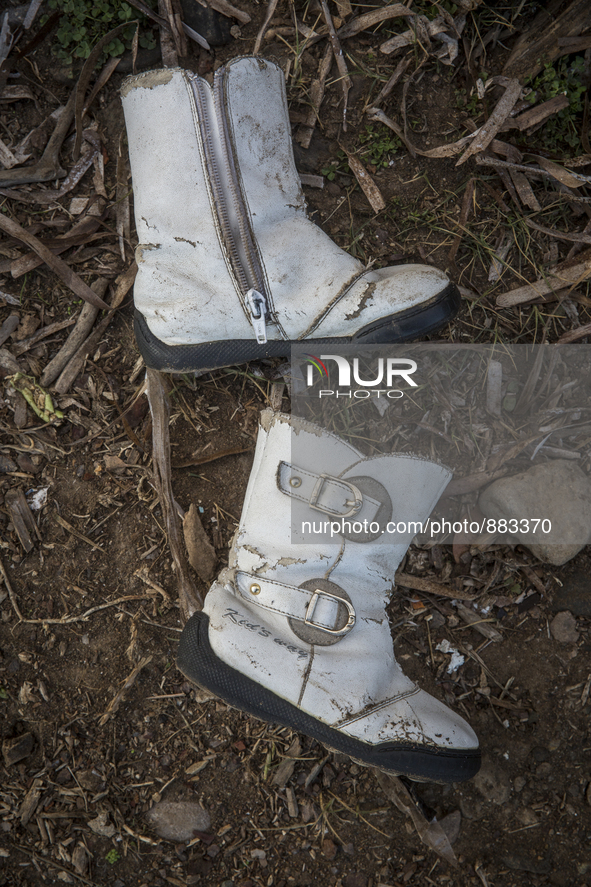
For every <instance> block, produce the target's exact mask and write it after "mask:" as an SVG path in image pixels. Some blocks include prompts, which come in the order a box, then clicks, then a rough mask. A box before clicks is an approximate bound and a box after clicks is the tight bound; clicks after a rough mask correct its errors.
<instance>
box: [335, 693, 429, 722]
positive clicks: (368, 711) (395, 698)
mask: <svg viewBox="0 0 591 887" xmlns="http://www.w3.org/2000/svg"><path fill="white" fill-rule="evenodd" d="M420 692H421V688H420V687H417V686H416V684H415V686H414V687H413V689H412V690H407V691H406V693H399V694H398V695H397V696H392V697H391V698H390V699H386V700H384V701H383V702H379V703H378V704H377V705H372V706H370V707H369V708H366V709H364V710H363V711H361V712H359V713H358V714H356V715H353V717H349V718H344V719H343V720H342V721H337V723H336V724H334V726H335V727H339V728H340V727H346V726H348V725H350V724H354V723H355V722H356V721H363V720H364V719H365V718H367V717H369V716H370V715H373V714H375V712H377V711H382V709H384V708H387V707H388V706H389V705H391V704H392V703H393V702H401V701H403V700H404V699H410V698H411V697H412V696H416V695H417V693H420Z"/></svg>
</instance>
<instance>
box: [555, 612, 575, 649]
mask: <svg viewBox="0 0 591 887" xmlns="http://www.w3.org/2000/svg"><path fill="white" fill-rule="evenodd" d="M550 632H551V634H552V637H553V638H554V640H555V641H559V642H560V643H561V644H576V643H577V641H578V640H579V630H578V628H577V620H576V619H575V617H574V616H573V614H572V613H569V612H568V610H565V611H564V612H563V613H557V614H556V616H555V617H554V619H553V620H552V622H551V623H550Z"/></svg>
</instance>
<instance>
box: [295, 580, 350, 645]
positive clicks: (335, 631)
mask: <svg viewBox="0 0 591 887" xmlns="http://www.w3.org/2000/svg"><path fill="white" fill-rule="evenodd" d="M320 596H322V597H329V598H331V599H332V600H333V601H337V603H339V604H344V605H345V607H346V608H347V611H348V613H349V618H348V619H347V624H346V625H345V626H344V628H325V627H324V626H323V625H318V624H317V623H316V622H314V621H313V619H312V616H313V615H314V610H315V609H316V604H317V603H318V598H319V597H320ZM355 621H356V617H355V610H354V609H353V604H352V603H351V602H350V601H347V600H344V599H343V598H342V597H337V596H336V594H331V593H330V592H329V591H321V590H320V589H319V588H317V589H316V591H315V592H314V593H313V595H312V597H311V598H310V603H309V604H308V606H307V607H306V615H305V616H304V624H305V625H310V626H312V628H317V629H318V630H319V631H325V632H326V633H327V634H332V635H336V636H342V635H345V634H348V632H350V631H351V629H352V628H353V626H354V625H355Z"/></svg>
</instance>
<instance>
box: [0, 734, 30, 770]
mask: <svg viewBox="0 0 591 887" xmlns="http://www.w3.org/2000/svg"><path fill="white" fill-rule="evenodd" d="M33 745H34V739H33V736H32V734H31V733H23V734H22V736H15V737H14V738H13V739H5V740H4V742H3V743H2V754H3V755H4V763H5V764H6V766H7V767H10V765H11V764H18V762H19V761H22V760H23V759H24V758H28V757H29V755H30V754H31V752H32V751H33Z"/></svg>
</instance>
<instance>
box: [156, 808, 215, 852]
mask: <svg viewBox="0 0 591 887" xmlns="http://www.w3.org/2000/svg"><path fill="white" fill-rule="evenodd" d="M146 819H147V820H148V822H149V823H150V825H151V827H152V828H153V829H154V831H155V832H156V834H157V835H158V836H159V837H161V838H163V839H164V840H165V841H174V842H175V843H177V844H179V843H181V842H184V841H191V840H192V839H193V838H194V837H195V835H194V832H206V831H207V829H208V828H209V826H210V825H211V818H210V816H209V813H208V812H207V810H204V809H203V807H201V805H200V804H196V803H194V802H193V801H160V802H159V803H158V804H154V806H153V807H152V809H151V810H149V811H148V812H147V813H146Z"/></svg>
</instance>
